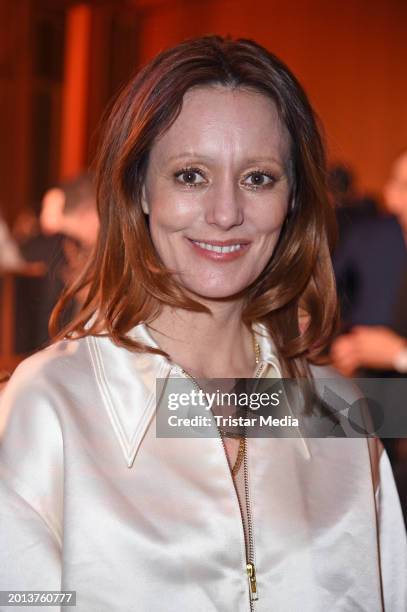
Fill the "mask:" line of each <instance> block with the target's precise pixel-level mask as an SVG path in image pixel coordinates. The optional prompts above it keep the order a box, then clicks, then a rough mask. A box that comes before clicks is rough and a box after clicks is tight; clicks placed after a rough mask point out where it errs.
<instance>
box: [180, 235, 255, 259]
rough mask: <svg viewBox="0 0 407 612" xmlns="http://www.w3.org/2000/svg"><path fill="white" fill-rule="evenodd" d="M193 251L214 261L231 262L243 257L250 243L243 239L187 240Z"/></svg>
mask: <svg viewBox="0 0 407 612" xmlns="http://www.w3.org/2000/svg"><path fill="white" fill-rule="evenodd" d="M188 241H189V242H190V244H191V245H192V246H193V247H194V250H195V251H196V252H197V253H199V254H200V255H202V256H204V257H207V258H209V259H212V260H215V261H231V260H233V259H236V258H238V257H240V256H241V255H243V253H245V252H246V251H247V249H248V248H249V245H250V242H249V241H248V240H244V239H239V238H236V239H230V240H193V239H191V238H188Z"/></svg>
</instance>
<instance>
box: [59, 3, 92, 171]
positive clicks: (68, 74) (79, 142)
mask: <svg viewBox="0 0 407 612" xmlns="http://www.w3.org/2000/svg"><path fill="white" fill-rule="evenodd" d="M91 19H92V12H91V8H90V7H89V6H88V5H86V4H79V5H77V6H74V7H73V8H72V9H71V10H70V11H68V14H67V20H66V43H65V77H64V89H63V101H62V125H61V132H62V138H61V143H62V144H61V168H60V176H61V178H69V177H72V176H74V175H75V174H77V173H79V172H81V171H83V170H84V168H85V166H86V151H87V96H88V81H89V64H90V31H91Z"/></svg>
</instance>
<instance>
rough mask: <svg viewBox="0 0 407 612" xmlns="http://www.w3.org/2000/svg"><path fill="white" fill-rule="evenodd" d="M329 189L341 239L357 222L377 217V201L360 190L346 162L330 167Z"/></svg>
mask: <svg viewBox="0 0 407 612" xmlns="http://www.w3.org/2000/svg"><path fill="white" fill-rule="evenodd" d="M328 189H329V193H330V195H331V197H332V201H333V204H334V206H335V210H336V218H337V221H338V234H339V241H341V240H342V239H344V237H345V235H346V232H347V230H348V229H349V228H350V227H352V226H353V225H354V224H355V223H357V222H359V221H364V220H365V219H369V218H372V217H377V215H378V204H377V202H376V201H375V200H374V198H372V197H370V196H368V195H363V194H361V193H360V192H359V190H358V188H357V185H356V179H355V174H354V172H353V171H352V169H351V168H350V167H349V166H347V165H346V164H343V163H337V164H334V165H332V166H331V167H330V169H329V172H328Z"/></svg>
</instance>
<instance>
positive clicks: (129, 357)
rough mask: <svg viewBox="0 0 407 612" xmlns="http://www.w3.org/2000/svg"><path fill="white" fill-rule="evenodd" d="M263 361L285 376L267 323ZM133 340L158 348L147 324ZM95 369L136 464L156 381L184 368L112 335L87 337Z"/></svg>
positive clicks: (262, 333)
mask: <svg viewBox="0 0 407 612" xmlns="http://www.w3.org/2000/svg"><path fill="white" fill-rule="evenodd" d="M254 331H255V333H256V339H257V341H258V343H259V346H260V350H261V358H262V362H265V363H267V364H270V365H272V366H273V367H274V368H275V369H276V370H277V374H278V375H279V376H281V369H280V365H279V362H278V359H277V356H276V353H275V348H274V345H273V343H272V341H271V339H270V338H269V336H268V334H267V331H266V329H265V327H264V326H262V325H256V326H255V328H254ZM130 335H131V338H132V339H133V340H139V341H140V342H142V343H143V344H145V345H147V346H152V347H154V348H158V346H157V344H156V343H155V342H154V340H153V338H152V337H151V336H150V334H149V333H148V330H147V328H146V326H145V325H143V324H140V325H137V326H136V327H135V328H134V329H133V330H132V331H131V333H130ZM86 341H87V345H88V349H89V353H90V358H91V362H92V367H93V371H94V374H95V377H96V381H97V384H98V387H99V390H100V392H101V395H102V399H103V403H104V406H105V409H106V411H107V413H108V416H109V419H110V422H111V425H112V427H113V430H114V432H115V434H116V437H117V439H118V442H119V444H120V447H121V450H122V452H123V455H124V457H125V460H126V464H127V466H128V467H129V468H130V467H131V466H132V465H133V462H134V459H135V456H136V454H137V450H138V448H139V446H140V443H141V442H142V439H143V437H144V434H145V432H146V430H147V428H148V426H149V424H150V422H151V420H152V419H153V417H154V413H155V409H156V405H157V402H158V399H159V398H157V401H156V381H157V379H163V380H164V386H165V381H167V380H168V377H169V376H171V375H179V373H180V368H179V366H177V365H176V364H173V363H171V362H170V361H169V360H168V359H167V358H166V357H164V356H162V355H155V354H152V353H135V352H132V351H129V350H128V349H126V348H124V347H119V346H117V345H116V344H114V343H113V342H112V341H111V340H110V338H108V337H102V336H88V337H87V338H86Z"/></svg>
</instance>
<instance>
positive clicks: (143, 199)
mask: <svg viewBox="0 0 407 612" xmlns="http://www.w3.org/2000/svg"><path fill="white" fill-rule="evenodd" d="M141 208H142V209H143V213H144V214H145V215H149V214H150V209H149V206H148V202H147V194H146V186H145V185H143V187H142V189H141Z"/></svg>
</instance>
